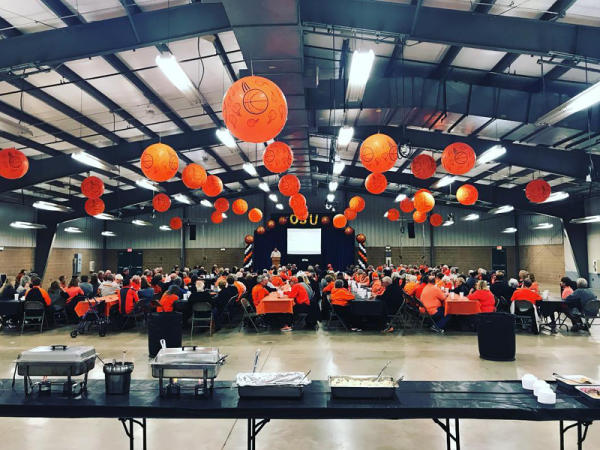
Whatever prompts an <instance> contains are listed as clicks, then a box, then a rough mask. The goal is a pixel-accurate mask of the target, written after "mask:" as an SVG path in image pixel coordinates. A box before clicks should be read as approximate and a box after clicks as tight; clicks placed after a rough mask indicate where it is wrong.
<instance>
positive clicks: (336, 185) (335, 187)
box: [329, 181, 338, 192]
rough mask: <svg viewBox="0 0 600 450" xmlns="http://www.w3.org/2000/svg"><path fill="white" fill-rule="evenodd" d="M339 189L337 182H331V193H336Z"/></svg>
mask: <svg viewBox="0 0 600 450" xmlns="http://www.w3.org/2000/svg"><path fill="white" fill-rule="evenodd" d="M337 188H338V182H337V181H330V182H329V192H335V191H336V189H337Z"/></svg>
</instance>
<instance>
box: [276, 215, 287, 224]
mask: <svg viewBox="0 0 600 450" xmlns="http://www.w3.org/2000/svg"><path fill="white" fill-rule="evenodd" d="M277 222H279V225H285V224H286V223H287V217H285V216H281V217H280V218H279V219H278V220H277Z"/></svg>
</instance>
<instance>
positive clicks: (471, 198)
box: [456, 184, 479, 206]
mask: <svg viewBox="0 0 600 450" xmlns="http://www.w3.org/2000/svg"><path fill="white" fill-rule="evenodd" d="M478 198H479V192H478V191H477V188H476V187H475V186H473V185H472V184H463V185H462V186H461V187H459V188H458V189H457V190H456V200H458V203H460V204H461V205H467V206H468V205H474V204H475V202H476V201H477V199H478Z"/></svg>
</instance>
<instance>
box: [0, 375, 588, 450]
mask: <svg viewBox="0 0 600 450" xmlns="http://www.w3.org/2000/svg"><path fill="white" fill-rule="evenodd" d="M231 384H232V382H231V381H221V382H217V383H216V385H215V390H214V392H213V394H212V395H211V396H209V397H206V398H204V397H200V398H197V397H193V396H192V395H188V394H182V395H181V396H180V397H159V394H158V381H155V380H133V381H132V385H131V392H130V394H129V395H124V396H119V395H116V396H107V395H105V393H104V381H103V380H90V381H89V382H88V391H87V393H86V394H84V395H83V396H80V397H75V398H69V397H64V396H61V395H57V394H54V393H53V394H52V395H41V394H36V393H34V394H32V395H31V396H29V397H26V396H25V395H24V393H23V390H22V387H21V386H20V385H19V384H17V386H16V387H15V388H12V387H11V380H0V417H45V418H117V419H119V420H120V421H121V422H122V423H123V427H124V428H125V432H126V433H127V436H128V437H129V439H130V448H131V449H133V446H134V440H133V436H134V429H133V428H134V425H135V424H137V425H139V426H141V427H142V429H143V440H142V445H143V448H144V449H146V420H147V419H247V421H248V429H247V439H248V449H255V448H256V436H257V434H258V432H259V431H260V430H261V429H262V428H263V427H264V426H265V425H266V424H267V423H268V422H269V421H270V420H271V419H311V420H314V419H396V420H397V419H433V421H434V422H435V423H436V424H438V425H439V426H440V427H441V428H442V429H443V430H444V432H445V437H446V444H447V448H448V449H450V448H451V446H452V442H454V443H455V446H456V448H457V449H460V429H459V420H460V419H488V420H527V421H557V422H559V424H560V448H561V449H564V437H565V432H566V431H567V430H569V429H570V428H576V430H577V448H579V449H581V448H583V441H584V440H585V438H586V435H587V428H588V426H589V425H590V424H591V423H592V421H593V420H599V419H600V406H595V407H591V406H588V405H587V404H586V403H583V402H582V400H581V399H580V398H579V397H577V396H576V395H575V394H571V393H564V392H562V391H559V393H558V395H557V403H556V404H555V405H542V404H539V403H537V401H536V398H535V397H534V396H533V393H532V392H531V391H525V390H524V389H523V388H522V387H521V382H520V381H403V382H401V383H400V385H399V387H398V388H397V389H396V395H395V398H393V399H390V400H364V399H362V400H361V399H357V400H339V399H332V398H331V394H330V390H329V387H328V384H327V382H326V381H313V382H312V383H311V384H310V385H309V386H308V387H307V388H306V389H305V391H304V396H303V398H302V399H299V400H283V399H282V400H278V399H252V400H248V399H240V398H239V397H238V394H237V390H236V389H232V388H231ZM553 387H555V385H553ZM565 421H570V422H574V423H573V424H570V425H568V426H567V425H565V423H564V422H565Z"/></svg>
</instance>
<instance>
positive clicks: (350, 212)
mask: <svg viewBox="0 0 600 450" xmlns="http://www.w3.org/2000/svg"><path fill="white" fill-rule="evenodd" d="M356 214H357V212H356V210H354V209H352V208H346V209H345V210H344V216H345V217H346V219H348V220H354V219H356Z"/></svg>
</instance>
